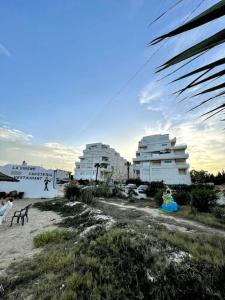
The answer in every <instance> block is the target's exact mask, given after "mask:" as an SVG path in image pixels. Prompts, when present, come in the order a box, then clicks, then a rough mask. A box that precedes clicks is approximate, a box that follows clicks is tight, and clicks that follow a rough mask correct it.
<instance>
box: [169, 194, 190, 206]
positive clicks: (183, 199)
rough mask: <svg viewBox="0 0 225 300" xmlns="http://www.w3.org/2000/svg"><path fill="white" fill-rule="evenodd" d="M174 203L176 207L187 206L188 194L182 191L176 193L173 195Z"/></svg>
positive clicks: (188, 201)
mask: <svg viewBox="0 0 225 300" xmlns="http://www.w3.org/2000/svg"><path fill="white" fill-rule="evenodd" d="M173 199H174V201H176V202H177V204H178V205H187V204H189V203H190V200H191V197H190V193H188V192H184V191H176V192H175V193H174V194H173Z"/></svg>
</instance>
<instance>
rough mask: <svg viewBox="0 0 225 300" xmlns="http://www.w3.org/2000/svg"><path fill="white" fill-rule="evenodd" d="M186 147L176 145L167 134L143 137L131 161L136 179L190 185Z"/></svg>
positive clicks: (174, 139)
mask: <svg viewBox="0 0 225 300" xmlns="http://www.w3.org/2000/svg"><path fill="white" fill-rule="evenodd" d="M186 149H187V145H176V138H172V139H170V138H169V134H162V135H161V134H159V135H150V136H145V137H143V138H142V140H141V141H140V142H139V144H138V151H137V152H136V158H134V159H133V163H134V172H135V174H136V177H138V178H140V179H141V180H143V181H148V182H151V181H162V180H163V181H164V182H165V183H167V184H191V177H190V173H189V164H188V163H187V161H186V160H187V158H188V156H189V155H188V153H186V152H185V150H186Z"/></svg>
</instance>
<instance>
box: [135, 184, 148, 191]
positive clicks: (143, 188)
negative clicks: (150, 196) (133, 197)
mask: <svg viewBox="0 0 225 300" xmlns="http://www.w3.org/2000/svg"><path fill="white" fill-rule="evenodd" d="M137 189H138V190H139V191H146V190H147V189H148V185H147V184H143V185H139V187H138V188H137Z"/></svg>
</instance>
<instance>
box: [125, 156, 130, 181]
mask: <svg viewBox="0 0 225 300" xmlns="http://www.w3.org/2000/svg"><path fill="white" fill-rule="evenodd" d="M125 166H126V167H127V180H129V179H130V166H131V162H129V161H127V162H125Z"/></svg>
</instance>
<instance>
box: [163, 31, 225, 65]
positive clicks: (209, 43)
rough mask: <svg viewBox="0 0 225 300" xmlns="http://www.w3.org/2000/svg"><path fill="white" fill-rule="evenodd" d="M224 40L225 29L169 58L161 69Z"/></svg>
mask: <svg viewBox="0 0 225 300" xmlns="http://www.w3.org/2000/svg"><path fill="white" fill-rule="evenodd" d="M224 42H225V29H223V30H221V31H219V32H217V33H216V34H214V35H212V36H210V37H209V38H206V39H204V40H203V41H201V42H200V43H198V44H196V45H194V46H192V47H190V48H188V49H187V50H185V51H183V52H181V53H180V54H178V55H176V56H174V57H173V58H171V59H169V60H168V61H166V62H165V63H164V64H163V65H161V66H160V70H159V71H162V70H164V69H166V68H169V67H171V66H173V65H175V64H178V63H180V62H182V61H184V60H186V59H188V58H190V57H193V56H195V55H197V54H199V53H202V52H203V51H206V50H209V49H212V48H214V47H216V46H218V45H220V44H222V43H224Z"/></svg>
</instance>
